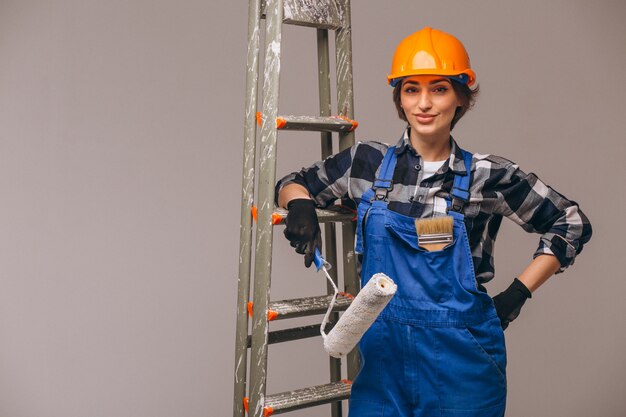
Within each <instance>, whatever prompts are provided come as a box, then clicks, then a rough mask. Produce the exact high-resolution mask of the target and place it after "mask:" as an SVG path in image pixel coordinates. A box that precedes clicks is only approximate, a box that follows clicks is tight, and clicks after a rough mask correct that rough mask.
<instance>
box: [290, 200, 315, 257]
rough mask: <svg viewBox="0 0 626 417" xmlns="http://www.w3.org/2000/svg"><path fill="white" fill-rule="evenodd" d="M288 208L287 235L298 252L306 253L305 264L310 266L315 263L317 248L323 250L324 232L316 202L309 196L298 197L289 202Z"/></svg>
mask: <svg viewBox="0 0 626 417" xmlns="http://www.w3.org/2000/svg"><path fill="white" fill-rule="evenodd" d="M287 209H288V210H289V214H288V215H287V218H286V219H285V225H286V226H287V227H286V228H285V232H284V233H285V237H286V238H287V239H288V240H289V242H291V247H293V248H296V252H297V253H299V254H301V255H302V254H303V255H304V266H306V267H307V268H308V267H310V266H311V263H313V257H314V255H315V248H317V249H319V250H320V252H321V251H322V233H321V230H320V224H319V222H318V220H317V213H315V202H314V201H313V200H310V199H308V198H296V199H293V200H291V201H290V202H289V204H287Z"/></svg>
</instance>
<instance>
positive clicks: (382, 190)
mask: <svg viewBox="0 0 626 417" xmlns="http://www.w3.org/2000/svg"><path fill="white" fill-rule="evenodd" d="M385 183H386V184H387V185H386V186H385V185H381V184H385ZM391 190H393V182H392V181H391V180H380V179H377V180H376V182H375V183H374V198H373V199H372V200H376V201H388V198H387V196H388V195H389V191H391Z"/></svg>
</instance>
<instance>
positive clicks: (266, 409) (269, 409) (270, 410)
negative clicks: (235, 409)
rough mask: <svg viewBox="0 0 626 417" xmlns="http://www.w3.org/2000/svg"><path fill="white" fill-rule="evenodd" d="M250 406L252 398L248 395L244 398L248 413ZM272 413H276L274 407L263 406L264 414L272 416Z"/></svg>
mask: <svg viewBox="0 0 626 417" xmlns="http://www.w3.org/2000/svg"><path fill="white" fill-rule="evenodd" d="M249 407H250V399H248V397H244V399H243V408H244V409H245V410H246V413H248V412H249V411H248V408H249ZM272 414H274V409H273V408H272V407H263V416H264V417H270V416H271V415H272Z"/></svg>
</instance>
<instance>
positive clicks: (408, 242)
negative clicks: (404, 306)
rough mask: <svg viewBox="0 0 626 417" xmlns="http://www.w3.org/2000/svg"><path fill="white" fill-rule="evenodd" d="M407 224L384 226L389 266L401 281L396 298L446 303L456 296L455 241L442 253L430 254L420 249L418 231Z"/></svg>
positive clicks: (395, 223) (440, 251) (387, 224)
mask: <svg viewBox="0 0 626 417" xmlns="http://www.w3.org/2000/svg"><path fill="white" fill-rule="evenodd" d="M411 221H412V219H411ZM407 223H408V222H407V221H404V222H403V223H398V222H390V221H388V222H386V224H385V229H386V231H387V237H386V238H385V239H386V241H387V244H386V245H385V246H386V248H387V249H386V251H387V252H388V253H387V254H386V256H387V257H388V260H387V265H388V267H389V268H393V269H394V273H395V275H396V276H399V277H402V279H401V280H400V282H399V283H398V295H396V297H398V296H399V297H401V298H405V299H411V300H419V301H427V302H429V303H435V304H438V303H443V302H444V301H446V300H449V299H450V297H452V295H453V291H452V282H451V279H452V278H454V277H453V272H452V262H451V257H452V255H451V254H452V250H453V247H454V245H455V244H456V241H454V242H453V243H452V244H451V245H449V246H448V247H446V248H444V249H442V250H439V251H433V252H429V251H427V250H425V249H424V248H421V247H420V246H419V245H418V242H417V232H416V231H415V227H413V226H412V225H411V223H409V224H408V225H407ZM407 226H409V227H411V228H409V227H407Z"/></svg>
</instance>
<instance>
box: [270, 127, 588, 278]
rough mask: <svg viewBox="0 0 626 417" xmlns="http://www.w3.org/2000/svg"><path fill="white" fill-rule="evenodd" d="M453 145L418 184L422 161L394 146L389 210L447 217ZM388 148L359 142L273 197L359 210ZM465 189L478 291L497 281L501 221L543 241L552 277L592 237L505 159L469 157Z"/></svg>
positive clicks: (456, 152) (454, 166)
mask: <svg viewBox="0 0 626 417" xmlns="http://www.w3.org/2000/svg"><path fill="white" fill-rule="evenodd" d="M450 142H451V152H450V157H449V158H448V160H447V161H446V162H444V164H443V165H442V166H441V168H439V170H438V171H437V172H436V173H435V175H433V176H431V177H429V178H426V179H423V178H422V177H423V167H422V161H421V157H420V156H419V154H418V153H417V152H416V151H415V149H414V148H413V147H412V146H411V145H410V142H409V130H408V129H407V130H406V131H405V132H404V135H403V137H402V138H401V139H400V141H399V142H398V144H397V145H396V151H395V152H396V154H397V164H396V168H395V171H394V174H393V190H392V191H391V192H390V193H389V195H388V198H389V206H388V207H389V209H390V210H393V211H395V212H397V213H400V214H404V215H407V216H411V217H420V218H423V217H431V216H437V215H441V214H445V207H446V204H445V200H444V199H445V197H447V196H449V193H450V189H451V187H452V183H453V179H454V174H456V173H459V174H462V173H465V172H466V169H465V163H464V161H463V155H462V154H461V150H460V148H459V147H458V145H457V144H456V142H455V140H454V139H453V138H450ZM387 148H389V145H387V144H384V143H378V142H363V143H358V144H356V145H354V146H352V147H351V148H348V149H346V150H344V151H342V152H340V153H338V154H336V155H333V156H330V157H328V158H326V159H325V160H323V161H319V162H317V163H315V164H313V165H312V166H310V167H309V168H303V169H302V170H301V171H299V172H294V173H291V174H289V175H287V176H285V177H284V178H282V179H281V180H280V181H279V182H278V184H277V185H276V196H277V197H276V198H278V191H280V189H281V188H282V187H283V186H285V185H287V184H291V183H297V184H300V185H302V186H304V187H305V188H306V189H307V190H308V191H309V193H310V195H311V197H312V198H313V199H314V200H315V202H316V203H317V205H318V206H320V207H327V206H328V205H330V204H331V203H333V202H334V201H335V200H336V199H338V198H341V199H346V198H349V199H351V200H353V201H354V202H355V203H356V204H357V205H358V204H359V201H360V199H361V195H363V193H364V192H365V191H366V190H368V189H369V188H371V187H372V185H373V183H374V180H375V179H376V176H377V171H378V169H379V167H380V164H381V162H382V159H383V156H384V154H385V152H386V151H387ZM470 182H471V186H470V201H469V203H468V204H466V205H465V208H464V210H463V213H464V215H465V226H466V228H467V233H468V238H469V244H470V249H471V252H472V259H473V263H474V270H475V271H474V272H475V275H476V280H477V282H478V284H479V285H480V286H481V288H483V289H484V287H482V284H484V283H486V282H487V281H489V280H491V279H492V278H493V277H494V263H493V253H494V245H495V241H496V235H497V234H498V229H499V228H500V223H501V221H502V217H503V216H504V217H508V218H509V219H511V220H513V221H514V222H515V223H517V224H519V225H520V226H521V227H522V228H523V229H524V230H526V231H527V232H534V233H541V234H542V235H541V237H540V239H539V245H538V247H537V250H536V251H535V253H534V256H533V257H537V256H538V255H541V254H550V255H554V256H556V258H557V259H558V260H559V262H560V264H561V268H560V269H559V271H558V272H557V273H559V272H563V271H564V270H565V268H567V267H568V266H569V265H571V264H573V263H574V258H575V257H576V255H577V254H579V253H580V251H582V249H583V245H584V244H585V243H587V242H588V241H589V239H590V238H591V224H590V223H589V220H588V219H587V217H586V216H585V215H584V214H583V212H582V211H581V210H580V209H579V208H578V204H576V202H574V201H571V200H568V199H567V198H565V197H564V196H563V195H561V194H559V193H558V192H557V191H555V190H554V189H552V188H550V187H549V186H547V185H546V184H544V183H543V182H541V180H540V179H539V178H538V177H537V176H536V175H535V174H533V173H529V174H526V173H524V172H523V171H522V170H521V169H519V167H518V165H516V164H515V163H513V162H511V161H509V160H507V159H504V158H502V157H499V156H495V155H489V154H474V155H473V158H472V167H471V178H470Z"/></svg>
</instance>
